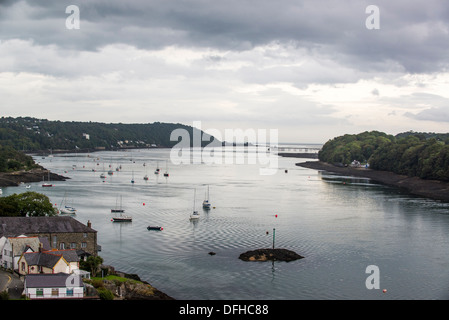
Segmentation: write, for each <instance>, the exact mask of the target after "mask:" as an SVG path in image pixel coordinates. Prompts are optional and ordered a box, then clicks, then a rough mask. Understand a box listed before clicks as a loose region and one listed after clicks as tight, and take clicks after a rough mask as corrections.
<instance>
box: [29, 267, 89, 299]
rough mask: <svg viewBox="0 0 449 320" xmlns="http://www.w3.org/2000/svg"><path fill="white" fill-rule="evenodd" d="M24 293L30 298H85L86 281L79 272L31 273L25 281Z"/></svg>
mask: <svg viewBox="0 0 449 320" xmlns="http://www.w3.org/2000/svg"><path fill="white" fill-rule="evenodd" d="M24 294H25V296H26V297H27V298H29V299H74V298H78V299H80V298H83V296H84V283H83V281H82V279H81V276H80V275H77V274H73V273H72V274H66V273H57V274H29V275H27V276H26V277H25V281H24Z"/></svg>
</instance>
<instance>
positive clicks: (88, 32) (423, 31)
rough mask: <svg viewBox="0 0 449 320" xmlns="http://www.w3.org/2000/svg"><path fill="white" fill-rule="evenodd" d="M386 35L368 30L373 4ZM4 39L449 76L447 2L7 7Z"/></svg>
mask: <svg viewBox="0 0 449 320" xmlns="http://www.w3.org/2000/svg"><path fill="white" fill-rule="evenodd" d="M71 4H74V5H77V6H78V7H79V8H80V12H81V29H80V30H76V31H74V30H67V29H66V28H65V19H66V17H67V16H68V15H67V14H66V13H65V8H66V7H67V6H68V5H71ZM370 4H374V5H376V6H378V7H379V9H380V29H379V30H368V29H367V28H366V27H365V20H366V19H367V17H368V16H369V14H367V13H366V12H365V9H366V7H367V6H368V5H370ZM0 19H1V20H0V27H1V28H0V38H1V39H2V40H7V39H12V38H21V39H33V41H34V42H35V43H36V44H43V45H49V44H54V45H57V46H60V47H62V48H68V49H77V50H97V49H98V48H101V47H103V46H106V45H108V44H115V43H125V44H129V45H133V46H136V47H137V48H143V49H159V48H162V47H165V46H169V45H176V46H184V47H190V48H192V47H201V48H206V47H207V48H217V49H221V50H233V51H241V50H248V49H251V48H254V47H255V46H259V45H265V44H268V43H271V42H279V43H289V44H294V45H295V46H297V47H298V48H306V49H307V50H310V51H311V53H312V54H316V55H320V56H325V57H329V58H331V59H334V60H335V61H338V62H339V63H341V64H343V65H348V66H352V67H353V68H356V69H359V70H366V71H372V72H383V71H405V72H412V73H413V72H436V71H442V70H446V69H447V68H448V57H449V49H448V48H449V45H448V44H449V32H448V29H449V28H448V22H449V5H448V4H447V1H442V0H429V1H416V0H415V1H413V0H412V1H405V0H396V1H385V0H382V1H369V2H368V1H360V0H348V1H331V0H326V1H292V0H279V1H273V0H246V1H242V0H238V1H237V0H224V1H204V0H189V1H180V0H179V1H173V0H172V1H167V0H152V1H143V0H142V1H119V0H108V1H106V0H89V1H87V0H83V1H73V0H69V1H64V0H63V1H59V0H48V1H14V2H13V1H2V2H0Z"/></svg>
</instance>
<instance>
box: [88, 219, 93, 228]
mask: <svg viewBox="0 0 449 320" xmlns="http://www.w3.org/2000/svg"><path fill="white" fill-rule="evenodd" d="M87 226H88V227H89V228H92V223H91V222H90V220H87Z"/></svg>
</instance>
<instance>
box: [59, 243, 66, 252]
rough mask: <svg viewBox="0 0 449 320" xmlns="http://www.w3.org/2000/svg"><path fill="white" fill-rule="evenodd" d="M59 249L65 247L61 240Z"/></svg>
mask: <svg viewBox="0 0 449 320" xmlns="http://www.w3.org/2000/svg"><path fill="white" fill-rule="evenodd" d="M59 249H60V250H64V249H65V243H64V242H61V243H60V244H59Z"/></svg>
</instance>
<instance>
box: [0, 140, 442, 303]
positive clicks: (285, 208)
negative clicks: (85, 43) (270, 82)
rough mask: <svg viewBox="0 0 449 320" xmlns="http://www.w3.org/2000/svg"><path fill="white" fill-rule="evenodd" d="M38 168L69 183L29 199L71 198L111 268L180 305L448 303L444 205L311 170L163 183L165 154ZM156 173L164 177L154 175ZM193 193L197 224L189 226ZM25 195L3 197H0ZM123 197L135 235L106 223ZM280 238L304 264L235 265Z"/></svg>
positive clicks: (201, 175)
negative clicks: (376, 283)
mask: <svg viewBox="0 0 449 320" xmlns="http://www.w3.org/2000/svg"><path fill="white" fill-rule="evenodd" d="M35 159H36V160H37V161H39V162H40V163H41V164H42V165H43V166H44V167H46V168H49V169H51V170H52V171H54V172H56V173H60V174H64V175H66V176H68V177H70V178H71V179H70V180H68V181H65V182H56V183H55V185H54V187H53V188H42V187H41V183H34V184H31V186H32V187H31V190H32V191H38V192H42V193H45V194H47V195H48V196H49V197H50V199H51V201H52V202H53V203H56V204H58V205H59V204H60V203H61V201H62V199H63V198H64V196H66V198H67V200H68V202H69V203H70V204H73V206H75V207H76V208H77V209H78V213H77V215H76V218H77V219H78V220H79V221H81V222H83V223H86V222H87V221H88V220H90V221H91V222H92V227H93V228H94V229H95V230H97V231H98V242H99V244H100V245H101V247H102V251H101V252H100V255H101V256H102V257H103V259H104V261H105V264H110V265H113V266H115V267H116V269H118V270H122V271H125V272H128V273H137V274H139V276H140V277H141V278H142V279H143V280H146V281H148V282H150V283H151V284H152V285H153V286H155V287H157V288H158V289H160V290H161V291H163V292H165V293H167V294H168V295H170V296H172V297H174V298H176V299H192V300H206V299H218V300H219V299H249V300H250V299H283V300H292V299H448V298H449V273H448V272H447V270H448V268H449V255H448V249H449V204H445V203H441V202H437V201H432V200H427V199H422V198H417V197H413V196H410V195H408V194H404V193H401V192H400V191H399V190H397V189H394V188H389V187H385V186H382V185H379V184H375V183H372V182H371V181H370V180H367V179H353V178H350V177H342V176H338V175H333V174H330V173H326V172H318V171H315V170H309V169H305V168H301V167H297V166H295V163H296V162H301V161H305V160H307V159H295V158H279V171H278V172H277V174H275V175H267V176H263V175H259V166H258V165H254V164H248V163H244V164H222V165H218V164H216V165H209V164H184V165H173V164H170V162H168V171H169V173H170V177H168V178H165V177H164V176H163V175H162V173H163V172H164V171H165V169H166V160H167V159H169V150H163V149H155V150H133V151H132V152H131V151H127V152H125V151H124V152H98V153H92V154H90V155H86V154H67V155H55V156H54V157H53V158H50V157H46V158H45V159H41V157H36V158H35ZM97 163H98V165H97ZM144 163H145V166H144V165H143V164H144ZM157 164H159V166H160V167H161V174H160V175H155V174H154V173H153V172H154V170H155V168H156V166H157ZM75 165H76V167H74V166H75ZM109 165H111V169H112V170H114V174H113V175H112V176H108V175H106V176H107V177H106V179H105V181H104V182H103V180H102V179H101V178H100V173H102V172H103V170H105V171H107V170H108V169H109ZM119 165H121V166H122V170H121V171H120V172H116V171H115V168H116V167H117V166H119ZM103 168H104V169H103ZM92 169H95V170H96V172H94V171H92ZM285 169H288V173H285V172H284V170H285ZM64 171H67V172H64ZM145 174H148V176H149V181H144V180H143V177H144V175H145ZM133 176H134V179H135V184H131V182H130V181H131V179H132V177H133ZM207 186H209V188H210V189H209V190H210V201H211V203H212V206H214V207H215V208H213V209H211V210H210V211H209V212H205V211H203V210H202V208H201V202H202V200H203V199H204V197H205V193H206V190H207ZM194 189H196V202H195V204H196V208H197V210H199V212H200V214H201V218H200V219H199V221H196V222H191V221H190V220H189V214H190V212H191V211H192V209H193V206H194ZM26 190H27V189H25V188H24V187H23V186H21V187H16V188H4V189H3V191H4V192H3V194H4V195H7V194H11V193H14V192H24V191H26ZM120 196H121V197H122V205H123V208H124V209H125V210H126V214H129V215H132V217H133V221H132V222H131V223H113V222H111V217H112V215H113V214H112V213H111V212H110V209H111V208H114V207H115V206H116V203H117V200H118V199H119V198H120ZM276 215H277V217H276ZM147 225H160V226H162V227H163V228H164V230H163V231H148V230H147V229H146V227H147ZM273 228H275V229H276V231H275V245H276V247H278V248H281V247H282V248H286V249H290V250H293V251H295V252H297V253H299V254H301V255H303V256H304V257H305V258H304V259H301V260H297V261H293V262H289V263H286V262H275V263H272V262H264V263H262V262H244V261H241V260H239V259H238V256H239V255H240V253H243V252H245V251H248V250H252V249H257V248H265V247H271V246H272V241H273ZM267 231H268V234H267ZM210 251H213V252H216V255H214V256H211V255H209V254H208V252H210ZM369 265H376V266H378V268H379V271H380V278H379V280H380V289H378V290H376V289H372V290H368V289H367V288H366V286H365V280H366V279H367V277H368V276H369V275H370V274H367V273H366V272H365V271H366V268H367V266H369ZM382 289H387V292H386V293H383V292H382Z"/></svg>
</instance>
